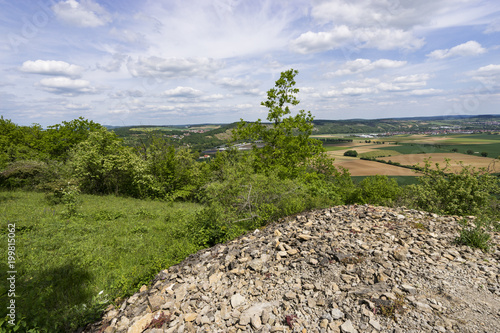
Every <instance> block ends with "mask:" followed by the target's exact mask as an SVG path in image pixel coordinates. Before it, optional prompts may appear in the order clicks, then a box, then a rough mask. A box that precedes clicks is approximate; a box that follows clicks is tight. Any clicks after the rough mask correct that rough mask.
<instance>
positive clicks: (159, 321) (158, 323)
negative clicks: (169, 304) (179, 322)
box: [144, 312, 170, 331]
mask: <svg viewBox="0 0 500 333" xmlns="http://www.w3.org/2000/svg"><path fill="white" fill-rule="evenodd" d="M169 322H170V315H167V316H166V315H165V312H160V314H159V315H155V317H153V320H151V322H150V323H149V324H148V326H146V328H144V331H146V330H148V329H152V328H162V327H163V325H164V324H165V323H167V324H168V323H169Z"/></svg>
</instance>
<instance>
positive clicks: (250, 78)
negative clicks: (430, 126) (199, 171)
mask: <svg viewBox="0 0 500 333" xmlns="http://www.w3.org/2000/svg"><path fill="white" fill-rule="evenodd" d="M0 36H1V37H0V71H1V73H2V75H1V76H0V115H2V116H3V117H4V118H6V119H11V120H12V121H13V122H15V123H17V124H20V125H30V124H32V123H39V124H41V125H43V126H47V125H51V124H56V123H60V122H61V121H63V120H71V119H74V118H77V117H79V116H84V117H85V118H88V119H92V120H94V121H97V122H99V123H101V124H108V125H135V124H163V125H169V124H199V123H229V122H233V121H237V120H239V119H240V118H243V119H245V120H256V119H257V118H261V119H265V118H266V116H267V110H266V109H265V108H264V107H262V106H260V102H262V101H264V100H265V99H266V91H267V90H268V89H270V88H272V87H273V86H274V82H275V80H276V79H277V78H279V74H280V72H282V71H284V70H287V69H290V68H293V69H296V70H298V71H299V74H298V76H297V77H296V81H297V87H298V88H299V89H300V93H299V96H298V98H299V100H300V101H301V103H300V104H299V105H298V107H297V110H298V109H305V110H308V111H311V112H312V113H313V115H314V116H315V117H316V119H351V118H368V119H372V118H385V117H407V116H430V115H465V114H500V108H499V102H500V1H498V0H419V1H414V0H309V1H306V0H287V1H281V0H154V1H148V0H145V1H133V0H120V1H118V0H67V1H58V0H38V1H11V0H0Z"/></svg>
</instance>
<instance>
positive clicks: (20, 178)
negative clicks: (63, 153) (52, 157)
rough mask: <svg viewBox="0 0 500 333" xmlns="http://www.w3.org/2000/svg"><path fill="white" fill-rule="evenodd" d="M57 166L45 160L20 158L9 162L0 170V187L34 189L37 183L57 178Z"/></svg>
mask: <svg viewBox="0 0 500 333" xmlns="http://www.w3.org/2000/svg"><path fill="white" fill-rule="evenodd" d="M57 177H58V172H57V166H55V165H53V166H50V165H49V164H47V163H46V162H42V161H33V160H26V161H25V160H22V161H16V162H13V163H10V164H9V165H8V166H7V167H6V168H5V170H3V171H2V172H0V187H3V188H6V189H14V188H25V189H35V188H36V187H37V186H38V185H40V184H43V183H46V182H50V181H53V180H54V179H57Z"/></svg>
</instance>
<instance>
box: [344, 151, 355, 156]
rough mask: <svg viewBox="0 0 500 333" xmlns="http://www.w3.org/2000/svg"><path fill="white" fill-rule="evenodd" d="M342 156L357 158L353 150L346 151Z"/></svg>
mask: <svg viewBox="0 0 500 333" xmlns="http://www.w3.org/2000/svg"><path fill="white" fill-rule="evenodd" d="M344 156H351V157H358V152H357V151H355V150H348V151H346V152H345V153H344Z"/></svg>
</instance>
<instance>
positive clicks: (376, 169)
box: [333, 158, 418, 176]
mask: <svg viewBox="0 0 500 333" xmlns="http://www.w3.org/2000/svg"><path fill="white" fill-rule="evenodd" d="M333 165H335V166H341V167H344V168H346V169H347V170H349V172H350V174H351V176H372V175H382V176H416V175H418V174H417V173H415V171H413V170H411V169H407V168H402V167H398V166H395V165H388V164H383V163H379V162H375V161H366V160H360V159H356V158H351V160H340V161H335V162H334V163H333Z"/></svg>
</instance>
